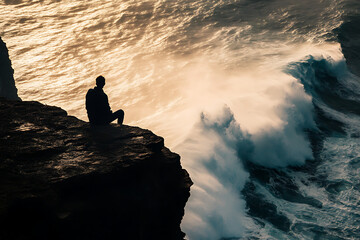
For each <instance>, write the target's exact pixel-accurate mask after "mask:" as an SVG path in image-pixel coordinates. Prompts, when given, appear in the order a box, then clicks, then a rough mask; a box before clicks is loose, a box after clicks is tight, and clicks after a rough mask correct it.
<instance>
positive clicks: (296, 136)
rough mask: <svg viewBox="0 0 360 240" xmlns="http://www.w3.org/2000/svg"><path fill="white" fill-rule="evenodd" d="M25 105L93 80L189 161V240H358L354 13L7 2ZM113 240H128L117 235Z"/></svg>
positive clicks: (269, 0)
mask: <svg viewBox="0 0 360 240" xmlns="http://www.w3.org/2000/svg"><path fill="white" fill-rule="evenodd" d="M0 11H1V13H2V14H1V18H0V19H1V21H0V36H1V37H2V39H3V40H4V41H5V42H6V44H7V47H8V49H9V54H10V58H11V60H12V65H13V68H14V69H15V73H14V74H15V75H14V77H15V81H16V86H17V88H18V94H19V96H20V97H21V98H22V100H35V101H40V102H42V103H45V104H48V105H56V106H59V107H62V108H63V109H65V110H66V111H68V113H69V114H70V115H74V116H76V117H78V118H80V119H83V120H86V121H87V116H86V110H85V94H86V92H87V90H88V89H89V88H92V87H93V86H94V85H95V78H96V77H97V76H98V75H103V76H104V77H105V78H106V86H105V88H104V90H105V92H106V93H107V94H108V96H109V100H110V105H111V107H112V109H113V110H114V111H116V110H117V109H120V108H121V109H123V110H124V111H125V121H124V123H125V124H129V125H136V126H140V127H142V128H148V129H151V130H152V131H153V132H154V133H156V134H158V135H160V136H163V137H164V138H165V144H166V146H168V147H169V148H170V149H171V150H172V151H175V152H177V153H179V154H180V155H181V158H182V160H181V161H182V165H183V167H184V168H185V169H187V170H188V172H189V173H190V176H191V178H192V180H193V181H194V185H193V186H192V188H191V197H190V199H189V201H188V203H187V205H186V208H185V216H184V219H183V221H182V225H181V228H182V230H183V231H184V232H185V233H186V234H187V239H190V240H203V239H210V240H211V239H223V240H225V239H360V228H359V226H360V175H359V174H360V171H359V167H360V140H359V139H360V77H359V76H360V54H359V52H360V51H359V50H360V41H359V40H360V2H359V1H357V0H313V1H310V0H303V1H295V0H194V1H188V0H183V1H175V0H149V1H135V0H123V1H118V0H112V1H109V0H104V1H95V0H88V1H69V0H38V1H27V0H4V1H2V2H0ZM119 239H121V237H120V236H119Z"/></svg>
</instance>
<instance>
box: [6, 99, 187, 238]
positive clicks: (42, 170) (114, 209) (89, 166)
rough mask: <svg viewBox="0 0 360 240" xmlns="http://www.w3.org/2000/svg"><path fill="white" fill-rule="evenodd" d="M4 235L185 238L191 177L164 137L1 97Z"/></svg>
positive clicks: (53, 108) (24, 236) (14, 236)
mask: <svg viewBox="0 0 360 240" xmlns="http://www.w3.org/2000/svg"><path fill="white" fill-rule="evenodd" d="M0 118H1V121H0V123H1V125H0V226H1V231H0V239H183V237H184V234H183V233H182V232H181V229H180V222H181V219H182V217H183V215H184V207H185V204H186V201H187V199H188V197H189V195H190V193H189V190H190V186H191V185H192V182H191V179H190V177H189V175H188V173H187V172H186V170H184V169H182V167H181V164H180V157H179V155H177V154H175V153H172V152H171V151H170V150H169V149H168V148H166V147H164V139H163V138H161V137H158V136H156V135H154V134H153V133H152V132H151V131H149V130H144V129H141V128H138V127H131V126H126V125H124V126H121V127H119V126H117V125H110V126H103V127H96V128H94V127H90V125H89V123H86V122H83V121H81V120H79V119H77V118H75V117H72V116H68V115H67V113H66V112H65V111H64V110H62V109H60V108H58V107H52V106H46V105H43V104H41V103H38V102H21V101H8V100H5V99H0Z"/></svg>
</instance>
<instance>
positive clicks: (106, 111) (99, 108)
mask: <svg viewBox="0 0 360 240" xmlns="http://www.w3.org/2000/svg"><path fill="white" fill-rule="evenodd" d="M104 85H105V78H104V77H103V76H99V77H97V78H96V87H95V88H94V89H89V91H88V92H87V94H86V102H85V105H86V110H87V114H88V118H89V121H90V123H91V124H94V125H106V124H109V123H110V122H112V121H114V120H115V119H118V123H119V124H122V122H123V119H124V111H123V110H119V111H116V112H115V113H113V112H112V111H111V109H110V105H109V101H108V97H107V95H106V94H105V92H104V91H103V87H104Z"/></svg>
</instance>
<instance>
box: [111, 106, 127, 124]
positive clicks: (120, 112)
mask: <svg viewBox="0 0 360 240" xmlns="http://www.w3.org/2000/svg"><path fill="white" fill-rule="evenodd" d="M124 115H125V113H124V111H123V110H122V109H120V110H117V111H116V112H114V113H113V116H114V117H115V119H117V122H118V124H120V125H122V124H123V121H124ZM115 119H114V120H115Z"/></svg>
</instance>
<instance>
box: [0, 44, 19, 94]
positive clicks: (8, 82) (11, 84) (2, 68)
mask: <svg viewBox="0 0 360 240" xmlns="http://www.w3.org/2000/svg"><path fill="white" fill-rule="evenodd" d="M0 97H4V98H7V99H11V100H20V98H19V97H18V95H17V89H16V87H15V81H14V69H13V68H12V67H11V61H10V58H9V52H8V49H7V48H6V45H5V43H4V42H3V40H2V39H1V37H0Z"/></svg>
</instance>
